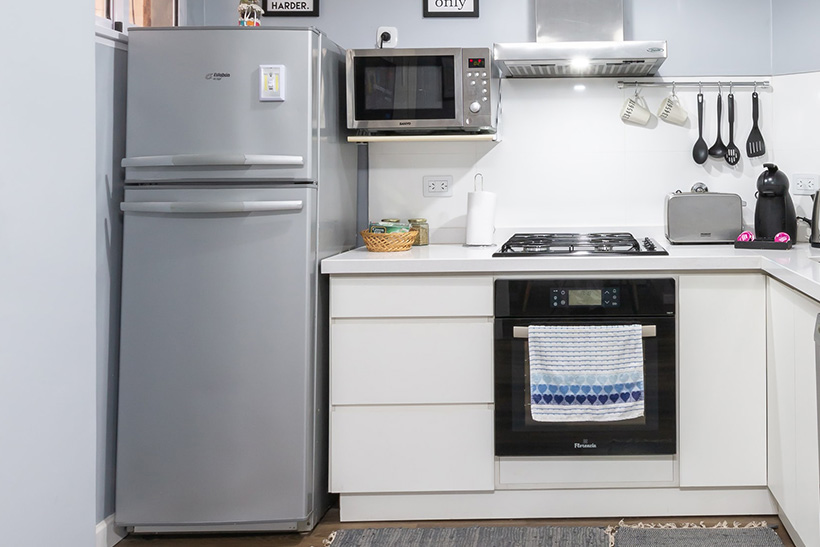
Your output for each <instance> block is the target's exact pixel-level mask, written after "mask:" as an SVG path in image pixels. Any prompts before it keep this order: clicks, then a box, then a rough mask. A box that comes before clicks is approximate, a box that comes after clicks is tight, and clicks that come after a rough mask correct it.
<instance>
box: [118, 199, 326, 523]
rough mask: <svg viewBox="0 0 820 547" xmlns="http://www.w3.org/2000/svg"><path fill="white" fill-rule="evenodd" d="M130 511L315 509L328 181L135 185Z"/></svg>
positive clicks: (202, 513) (238, 515)
mask: <svg viewBox="0 0 820 547" xmlns="http://www.w3.org/2000/svg"><path fill="white" fill-rule="evenodd" d="M122 208H123V210H124V211H125V221H124V252H123V285H122V286H123V294H122V331H121V332H122V334H121V337H122V340H121V357H120V394H119V429H118V450H117V493H116V506H117V513H116V514H117V522H118V524H120V525H123V526H134V527H135V529H137V530H140V529H143V530H145V531H148V530H152V529H155V530H165V531H174V530H180V531H185V530H222V529H224V530H235V531H236V530H254V529H258V530H265V529H270V530H282V529H296V528H298V527H300V526H301V524H300V523H304V522H305V521H306V520H309V519H310V518H312V515H311V514H310V513H311V511H312V508H311V503H312V500H311V498H312V494H311V493H312V492H313V487H314V485H313V475H312V469H313V464H312V462H313V458H314V457H315V455H314V454H313V445H314V440H313V436H314V435H315V434H316V431H315V430H314V414H313V409H314V407H315V396H314V392H313V386H314V380H315V378H314V375H315V374H316V371H315V346H314V344H315V336H316V334H315V333H316V326H315V324H314V320H313V317H315V313H314V306H315V299H316V292H315V286H316V275H317V274H316V260H315V243H314V242H315V240H316V237H315V233H316V232H315V230H316V188H315V187H314V186H302V187H300V186H298V185H290V186H283V187H278V188H244V189H243V188H209V189H156V188H152V189H151V188H132V189H127V190H126V200H125V203H123V206H122Z"/></svg>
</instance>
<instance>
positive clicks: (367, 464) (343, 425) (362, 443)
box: [330, 404, 495, 493]
mask: <svg viewBox="0 0 820 547" xmlns="http://www.w3.org/2000/svg"><path fill="white" fill-rule="evenodd" d="M330 424H331V425H330V490H331V491H332V492H341V493H354V492H447V491H476V490H482V491H487V490H492V489H493V487H494V483H495V467H494V460H495V457H494V455H493V409H492V405H486V404H485V405H416V406H366V407H355V406H350V407H332V408H331V415H330Z"/></svg>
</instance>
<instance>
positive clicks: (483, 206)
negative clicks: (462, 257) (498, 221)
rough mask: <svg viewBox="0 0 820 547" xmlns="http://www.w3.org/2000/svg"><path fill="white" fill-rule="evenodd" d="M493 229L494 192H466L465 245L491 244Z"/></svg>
mask: <svg viewBox="0 0 820 547" xmlns="http://www.w3.org/2000/svg"><path fill="white" fill-rule="evenodd" d="M494 231H495V194H494V193H493V192H484V191H476V192H468V193H467V237H466V244H467V245H492V244H493V232H494Z"/></svg>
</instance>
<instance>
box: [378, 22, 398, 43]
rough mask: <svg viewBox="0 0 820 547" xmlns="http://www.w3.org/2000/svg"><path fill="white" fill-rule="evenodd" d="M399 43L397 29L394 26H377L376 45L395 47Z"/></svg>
mask: <svg viewBox="0 0 820 547" xmlns="http://www.w3.org/2000/svg"><path fill="white" fill-rule="evenodd" d="M398 43H399V31H398V29H397V28H396V27H379V30H378V32H376V47H377V48H384V47H396V45H398Z"/></svg>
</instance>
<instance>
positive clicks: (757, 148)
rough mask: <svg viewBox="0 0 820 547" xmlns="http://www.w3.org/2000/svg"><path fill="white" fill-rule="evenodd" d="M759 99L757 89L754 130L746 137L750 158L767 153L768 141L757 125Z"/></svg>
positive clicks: (753, 119) (753, 105)
mask: <svg viewBox="0 0 820 547" xmlns="http://www.w3.org/2000/svg"><path fill="white" fill-rule="evenodd" d="M757 100H758V99H757V91H755V92H753V93H752V132H751V133H749V138H748V139H746V155H747V156H749V157H750V158H756V157H757V156H762V155H763V154H765V153H766V143H765V142H764V141H763V135H762V134H761V133H760V128H759V127H758V126H757V118H758V115H759V114H760V106H759V104H758V102H757Z"/></svg>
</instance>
